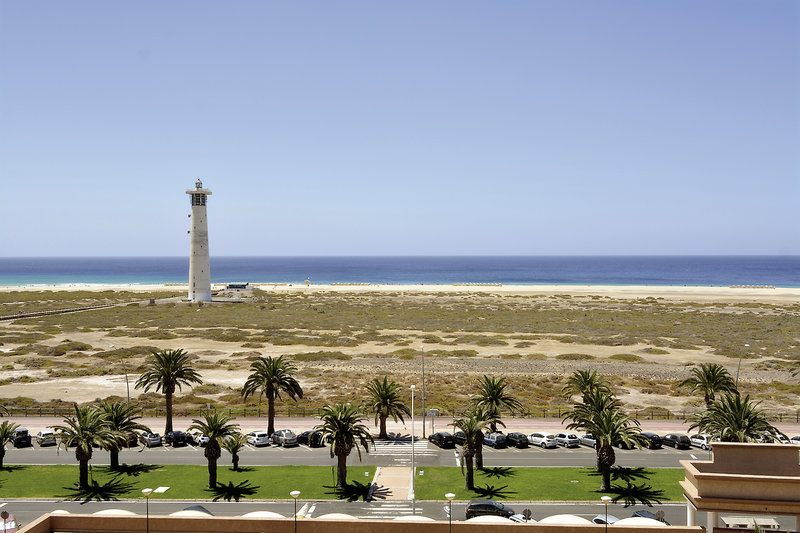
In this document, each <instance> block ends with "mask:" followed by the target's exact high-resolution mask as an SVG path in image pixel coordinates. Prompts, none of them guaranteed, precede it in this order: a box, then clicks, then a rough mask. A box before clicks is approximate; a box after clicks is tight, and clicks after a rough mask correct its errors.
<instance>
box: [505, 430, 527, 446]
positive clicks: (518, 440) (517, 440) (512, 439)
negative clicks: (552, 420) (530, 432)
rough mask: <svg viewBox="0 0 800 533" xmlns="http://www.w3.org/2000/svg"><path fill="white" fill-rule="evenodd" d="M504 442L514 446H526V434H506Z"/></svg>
mask: <svg viewBox="0 0 800 533" xmlns="http://www.w3.org/2000/svg"><path fill="white" fill-rule="evenodd" d="M506 444H508V445H509V446H513V447H515V448H527V447H528V436H527V435H525V434H524V433H518V432H516V431H515V432H513V433H509V434H508V435H506Z"/></svg>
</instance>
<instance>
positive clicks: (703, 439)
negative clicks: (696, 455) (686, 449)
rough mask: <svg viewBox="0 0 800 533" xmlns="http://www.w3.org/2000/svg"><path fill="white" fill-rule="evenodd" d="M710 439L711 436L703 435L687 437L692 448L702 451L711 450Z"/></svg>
mask: <svg viewBox="0 0 800 533" xmlns="http://www.w3.org/2000/svg"><path fill="white" fill-rule="evenodd" d="M712 439H713V437H712V436H711V435H707V434H705V433H697V434H695V435H689V441H690V442H691V443H692V446H697V447H698V448H700V449H702V450H710V449H711V440H712Z"/></svg>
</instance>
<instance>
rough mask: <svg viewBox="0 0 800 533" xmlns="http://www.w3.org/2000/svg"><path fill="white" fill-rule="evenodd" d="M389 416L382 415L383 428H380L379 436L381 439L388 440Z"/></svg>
mask: <svg viewBox="0 0 800 533" xmlns="http://www.w3.org/2000/svg"><path fill="white" fill-rule="evenodd" d="M387 418H388V415H381V426H380V433H379V434H378V438H379V439H388V438H389V435H388V434H387V433H386V419H387Z"/></svg>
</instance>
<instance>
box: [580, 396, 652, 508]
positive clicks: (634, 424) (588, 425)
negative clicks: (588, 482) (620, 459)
mask: <svg viewBox="0 0 800 533" xmlns="http://www.w3.org/2000/svg"><path fill="white" fill-rule="evenodd" d="M619 407H620V404H619V400H617V399H616V398H615V397H614V396H613V395H612V394H611V393H609V392H606V391H603V390H601V389H594V390H591V391H589V392H588V393H587V394H586V396H585V397H584V399H583V402H581V403H578V404H575V405H574V406H573V408H572V409H571V410H570V411H569V412H567V414H566V415H565V416H564V420H568V419H569V420H572V422H571V423H570V424H569V425H567V429H574V430H582V431H585V432H586V433H591V434H592V436H593V437H594V438H595V440H596V441H597V445H596V447H595V450H596V454H597V470H598V471H599V472H600V474H601V484H600V490H601V491H603V492H606V491H608V490H609V489H610V488H611V467H612V466H614V463H616V461H617V457H616V454H615V453H614V444H617V443H618V442H624V443H625V444H626V445H627V446H630V447H633V446H637V445H638V446H643V445H644V444H645V441H646V439H645V437H644V436H643V435H642V434H641V429H640V428H639V421H638V420H636V419H635V418H632V417H630V416H628V415H626V414H625V413H623V412H622V411H621V410H620V409H619Z"/></svg>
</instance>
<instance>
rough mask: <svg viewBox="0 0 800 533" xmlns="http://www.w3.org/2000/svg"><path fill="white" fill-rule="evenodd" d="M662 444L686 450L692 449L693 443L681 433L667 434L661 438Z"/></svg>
mask: <svg viewBox="0 0 800 533" xmlns="http://www.w3.org/2000/svg"><path fill="white" fill-rule="evenodd" d="M661 443H662V444H664V446H672V447H673V448H677V449H680V448H683V449H684V450H688V449H689V448H691V447H692V441H690V440H689V437H687V436H686V435H682V434H680V433H667V434H666V435H664V436H663V437H661Z"/></svg>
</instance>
